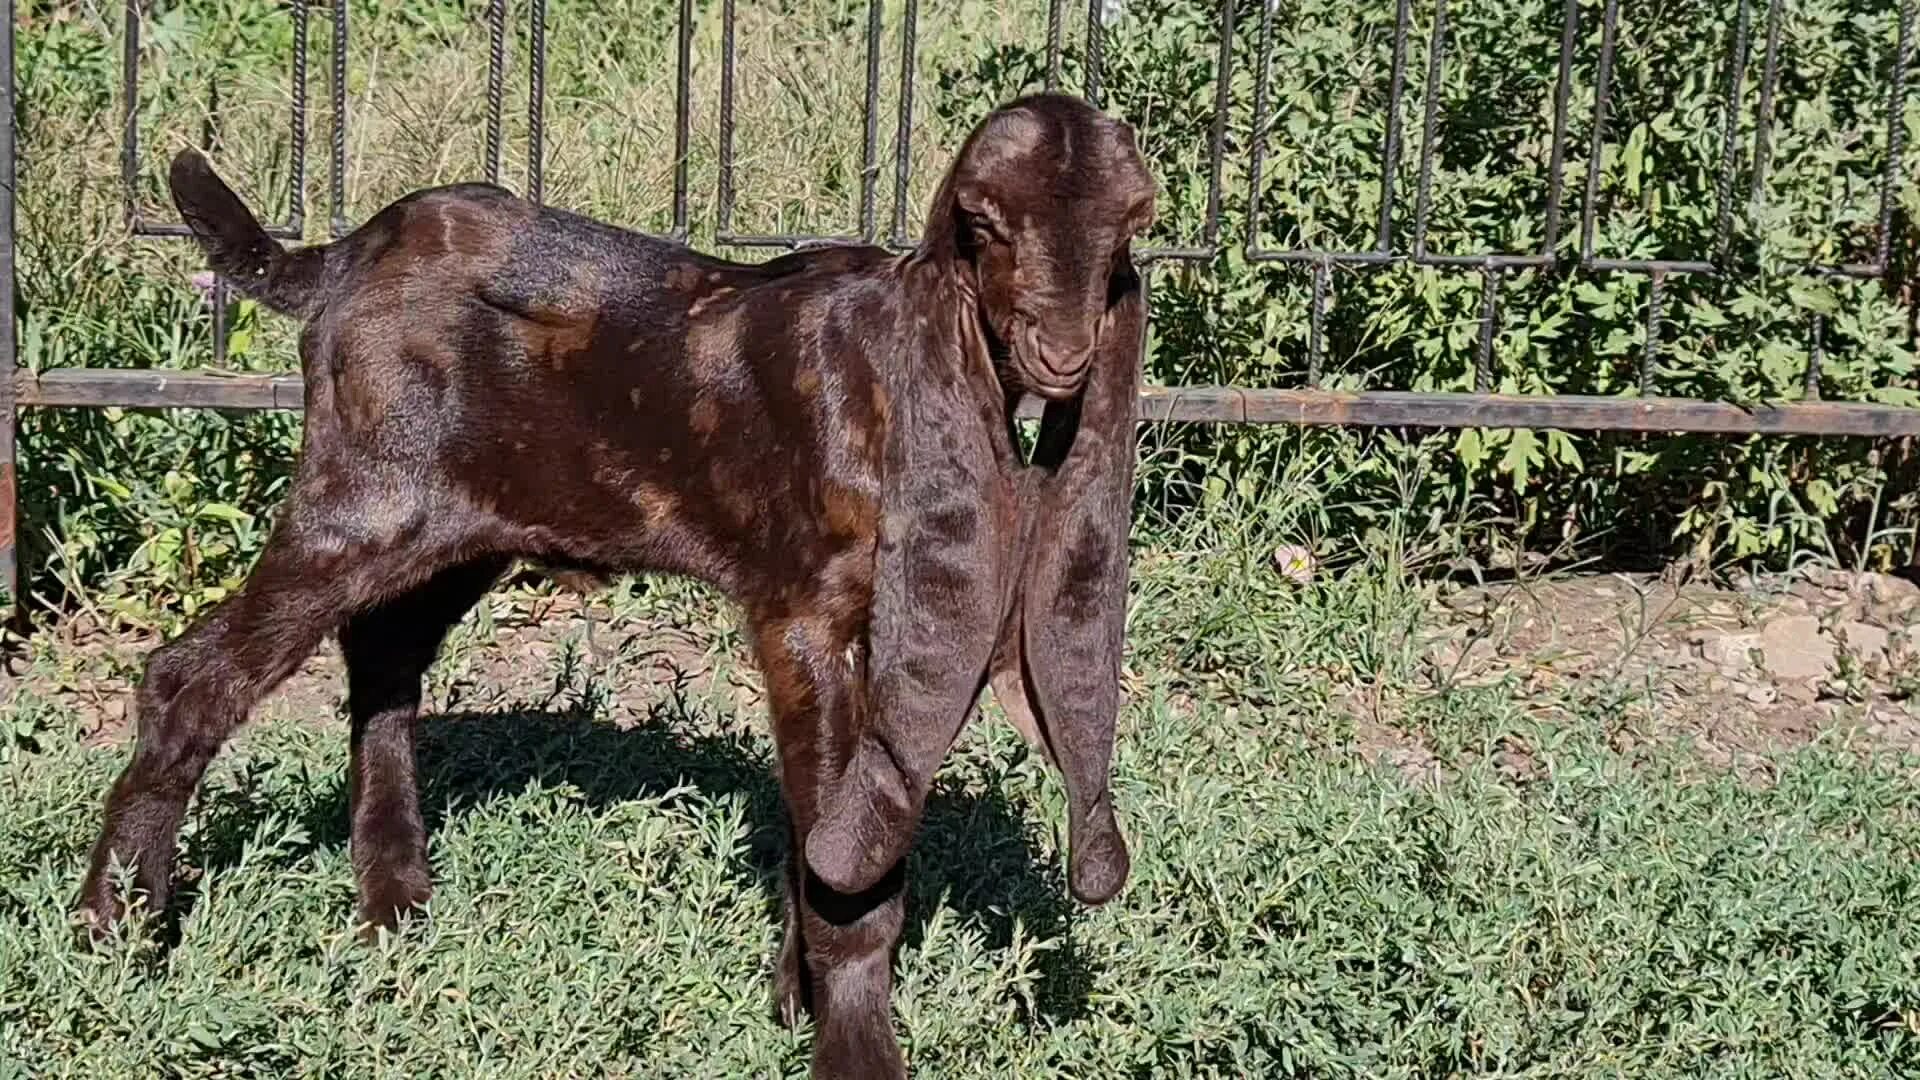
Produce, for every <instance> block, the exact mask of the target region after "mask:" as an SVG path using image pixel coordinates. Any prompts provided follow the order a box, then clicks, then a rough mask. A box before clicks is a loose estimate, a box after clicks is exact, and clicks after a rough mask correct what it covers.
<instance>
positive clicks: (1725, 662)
mask: <svg viewBox="0 0 1920 1080" xmlns="http://www.w3.org/2000/svg"><path fill="white" fill-rule="evenodd" d="M1699 645H1700V656H1701V657H1702V658H1703V659H1705V660H1707V661H1708V662H1710V663H1712V664H1713V666H1715V667H1717V668H1720V669H1721V670H1722V671H1727V672H1733V673H1738V672H1742V671H1745V670H1747V668H1749V667H1751V666H1752V664H1753V651H1754V650H1755V649H1758V648H1760V647H1761V641H1760V635H1759V634H1752V633H1746V634H1727V633H1716V632H1711V631H1709V632H1707V633H1705V634H1702V635H1700V641H1699ZM1822 670H1824V669H1822Z"/></svg>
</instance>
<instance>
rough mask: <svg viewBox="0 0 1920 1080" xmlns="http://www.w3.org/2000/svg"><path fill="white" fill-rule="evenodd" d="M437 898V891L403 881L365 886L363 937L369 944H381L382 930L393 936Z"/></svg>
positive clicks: (391, 879) (387, 880) (386, 880)
mask: <svg viewBox="0 0 1920 1080" xmlns="http://www.w3.org/2000/svg"><path fill="white" fill-rule="evenodd" d="M432 897H433V888H432V886H430V885H426V884H423V883H421V882H419V881H408V880H406V879H405V878H402V877H389V878H383V879H382V880H380V881H378V882H366V883H362V885H361V887H360V937H361V939H362V940H364V941H366V942H368V943H369V944H373V943H377V942H378V941H379V940H380V932H381V931H382V930H384V931H386V932H388V933H393V932H395V931H397V930H399V929H400V923H401V922H402V921H403V920H405V919H407V918H409V917H411V916H412V915H414V914H416V913H418V912H421V911H424V910H425V909H426V906H427V901H428V900H430V899H432Z"/></svg>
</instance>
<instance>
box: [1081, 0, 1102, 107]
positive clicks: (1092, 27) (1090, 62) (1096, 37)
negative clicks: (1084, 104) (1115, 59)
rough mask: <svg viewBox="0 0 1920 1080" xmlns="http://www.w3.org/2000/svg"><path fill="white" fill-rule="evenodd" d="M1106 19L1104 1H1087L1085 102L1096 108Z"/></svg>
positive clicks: (1098, 99)
mask: <svg viewBox="0 0 1920 1080" xmlns="http://www.w3.org/2000/svg"><path fill="white" fill-rule="evenodd" d="M1106 17H1107V12H1106V0H1087V73H1086V74H1087V100H1088V101H1090V102H1092V103H1093V105H1094V106H1095V107H1096V108H1097V107H1099V105H1100V79H1101V76H1102V75H1104V74H1105V71H1104V68H1105V66H1106V61H1107V24H1106Z"/></svg>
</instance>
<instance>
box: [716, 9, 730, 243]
mask: <svg viewBox="0 0 1920 1080" xmlns="http://www.w3.org/2000/svg"><path fill="white" fill-rule="evenodd" d="M715 201H716V202H717V204H718V205H716V206H715V207H714V229H715V231H717V232H719V233H720V234H721V235H722V236H724V235H726V234H727V233H729V232H732V231H733V0H721V4H720V192H719V196H718V198H717V199H716V200H715Z"/></svg>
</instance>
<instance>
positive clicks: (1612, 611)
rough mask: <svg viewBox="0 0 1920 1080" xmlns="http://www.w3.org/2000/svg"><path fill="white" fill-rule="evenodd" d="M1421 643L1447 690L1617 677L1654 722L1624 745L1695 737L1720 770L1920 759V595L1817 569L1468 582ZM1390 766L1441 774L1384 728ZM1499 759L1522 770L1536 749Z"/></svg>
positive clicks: (1877, 578)
mask: <svg viewBox="0 0 1920 1080" xmlns="http://www.w3.org/2000/svg"><path fill="white" fill-rule="evenodd" d="M1441 606H1442V608H1443V611H1444V612H1445V614H1444V615H1443V616H1442V617H1441V618H1439V619H1436V620H1435V622H1434V628H1433V629H1432V630H1431V631H1430V633H1429V636H1428V637H1427V638H1426V640H1425V641H1424V642H1423V646H1424V652H1423V656H1422V661H1423V666H1424V668H1425V671H1424V673H1423V675H1424V678H1425V679H1426V680H1427V681H1429V682H1430V684H1431V685H1433V686H1436V687H1438V686H1475V685H1481V686H1485V685H1493V684H1498V683H1501V682H1509V683H1510V684H1517V686H1518V688H1519V689H1518V690H1517V691H1516V692H1517V693H1520V694H1523V695H1525V696H1527V697H1528V698H1540V699H1548V700H1550V699H1552V698H1553V697H1554V696H1556V694H1555V692H1556V691H1565V690H1569V689H1577V688H1578V686H1579V684H1582V683H1587V684H1593V683H1595V682H1598V681H1605V680H1612V681H1613V683H1614V685H1616V686H1620V687H1624V688H1630V689H1631V690H1632V691H1634V693H1635V696H1636V697H1637V698H1638V699H1639V705H1638V707H1637V708H1635V709H1634V710H1633V712H1634V714H1635V715H1636V716H1637V717H1640V718H1643V719H1644V721H1645V722H1644V723H1642V724H1639V725H1635V724H1626V725H1623V726H1622V728H1621V729H1620V730H1618V731H1616V732H1615V733H1614V738H1615V741H1616V742H1628V743H1631V742H1634V741H1645V742H1651V741H1654V740H1658V739H1663V738H1673V737H1681V738H1687V739H1690V740H1691V741H1692V742H1693V743H1694V744H1695V745H1696V746H1697V747H1698V748H1699V749H1700V751H1701V752H1702V754H1703V756H1704V757H1705V758H1706V759H1707V760H1708V761H1710V762H1713V763H1715V764H1721V765H1736V766H1738V765H1742V764H1746V763H1751V761H1752V759H1754V758H1755V757H1757V756H1759V755H1762V754H1765V753H1766V752H1768V751H1774V750H1782V749H1791V748H1793V747H1796V746H1802V745H1805V744H1807V743H1809V742H1811V741H1813V740H1814V739H1815V738H1817V737H1820V736H1822V735H1824V734H1826V733H1829V732H1838V733H1844V734H1845V735H1847V736H1849V737H1857V738H1858V739H1859V740H1861V743H1862V745H1863V746H1866V747H1871V748H1878V749H1888V750H1896V751H1910V752H1920V708H1916V703H1915V702H1913V701H1912V700H1911V698H1912V695H1913V693H1914V691H1915V689H1916V688H1917V687H1920V668H1916V666H1915V663H1914V661H1915V659H1916V655H1915V654H1916V645H1920V641H1917V640H1916V639H1917V638H1920V635H1917V634H1916V633H1915V627H1916V625H1920V586H1916V585H1914V584H1913V583H1911V582H1909V581H1907V580H1905V579H1902V578H1897V577H1892V576H1888V575H1883V574H1872V573H1867V574H1846V573H1836V572H1821V571H1815V572H1808V573H1802V574H1799V575H1796V576H1795V577H1793V578H1790V579H1788V578H1772V579H1763V578H1746V579H1743V580H1739V581H1736V582H1733V583H1731V585H1726V586H1723V585H1714V584H1707V583H1697V584H1696V583H1688V584H1680V585H1676V584H1673V583H1672V582H1670V581H1667V580H1664V579H1662V578H1661V577H1660V576H1658V575H1653V574H1644V575H1629V574H1605V575H1589V576H1569V577H1561V578H1549V579H1545V580H1539V581H1534V582H1517V583H1502V584H1496V585H1484V586H1468V587H1461V588H1456V589H1453V590H1450V591H1446V592H1444V593H1443V594H1442V597H1441ZM1373 734H1374V736H1375V738H1373V739H1371V740H1368V739H1364V738H1363V743H1367V742H1371V743H1373V746H1372V747H1371V748H1370V749H1371V750H1372V752H1373V753H1374V754H1376V755H1386V756H1389V757H1391V758H1393V759H1394V760H1395V763H1396V764H1400V765H1401V766H1402V767H1403V768H1409V767H1412V768H1419V767H1422V766H1424V765H1426V764H1427V762H1425V761H1423V760H1421V759H1422V758H1423V756H1430V755H1423V754H1422V753H1421V750H1420V747H1419V746H1418V743H1417V741H1416V742H1412V743H1410V742H1409V741H1408V740H1407V739H1406V737H1405V735H1404V733H1400V732H1392V731H1376V732H1374V733H1373ZM1514 756H1515V760H1512V761H1509V762H1502V763H1500V764H1501V765H1502V767H1503V768H1510V769H1511V770H1513V771H1516V772H1522V773H1524V772H1525V771H1526V769H1527V767H1528V762H1527V761H1526V760H1525V753H1524V751H1523V750H1516V751H1515V752H1514Z"/></svg>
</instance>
